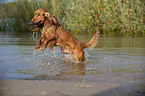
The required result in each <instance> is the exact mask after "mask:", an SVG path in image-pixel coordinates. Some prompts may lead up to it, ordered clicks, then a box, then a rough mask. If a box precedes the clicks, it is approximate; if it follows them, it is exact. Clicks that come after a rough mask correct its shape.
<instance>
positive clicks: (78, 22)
mask: <svg viewBox="0 0 145 96" xmlns="http://www.w3.org/2000/svg"><path fill="white" fill-rule="evenodd" d="M144 4H145V2H144V0H41V1H40V0H39V1H36V0H16V1H15V2H10V3H3V4H0V25H1V26H0V30H1V31H13V32H28V31H30V30H32V28H31V27H29V26H27V24H26V23H28V22H30V21H31V19H32V17H33V13H34V12H35V10H37V9H39V8H44V9H45V10H46V11H48V12H49V13H51V14H53V15H54V16H56V17H57V18H58V20H59V21H60V22H61V24H62V25H63V26H64V27H65V28H66V29H68V30H69V31H70V32H72V33H73V34H88V33H92V32H93V31H94V30H95V29H96V28H98V29H99V31H100V32H101V33H102V34H112V35H116V34H119V35H124V36H126V35H144V34H145V19H144V18H145V12H144Z"/></svg>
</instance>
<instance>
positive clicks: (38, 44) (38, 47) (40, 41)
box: [34, 36, 44, 52]
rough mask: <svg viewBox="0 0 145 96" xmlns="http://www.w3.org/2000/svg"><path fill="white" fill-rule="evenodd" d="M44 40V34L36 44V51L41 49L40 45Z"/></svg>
mask: <svg viewBox="0 0 145 96" xmlns="http://www.w3.org/2000/svg"><path fill="white" fill-rule="evenodd" d="M43 41H44V36H41V37H40V39H39V41H38V43H37V45H36V48H35V51H34V52H37V51H38V50H40V45H41V44H42V42H43Z"/></svg>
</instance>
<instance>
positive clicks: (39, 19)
mask: <svg viewBox="0 0 145 96" xmlns="http://www.w3.org/2000/svg"><path fill="white" fill-rule="evenodd" d="M34 14H35V16H34V18H33V19H32V20H31V22H32V23H33V24H34V25H35V26H38V28H39V29H40V30H41V34H42V35H41V37H40V39H39V41H38V43H37V46H36V49H35V52H36V51H38V50H42V49H45V47H46V46H47V44H48V45H49V44H50V45H51V46H54V45H57V46H60V48H61V49H62V51H63V52H64V53H65V52H66V53H73V54H74V57H75V59H76V60H77V61H83V60H85V58H84V50H83V49H84V48H86V47H88V46H90V45H91V44H93V43H94V41H95V40H96V39H97V38H98V37H99V32H98V30H96V31H95V32H94V35H93V37H92V39H91V40H90V41H89V42H88V43H85V44H84V43H82V42H81V41H79V40H77V39H76V38H75V37H74V36H73V35H72V34H71V33H70V32H68V31H67V30H65V29H64V28H63V27H62V25H60V24H59V22H58V21H57V19H56V18H55V17H54V16H52V15H50V14H49V13H48V12H46V11H44V10H43V9H38V10H37V11H36V12H35V13H34ZM52 42H53V43H52ZM95 43H96V44H97V41H96V42H95Z"/></svg>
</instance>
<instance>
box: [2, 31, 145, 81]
mask: <svg viewBox="0 0 145 96" xmlns="http://www.w3.org/2000/svg"><path fill="white" fill-rule="evenodd" d="M31 37H32V34H9V33H4V32H1V33H0V79H20V80H21V79H23V80H61V81H82V80H86V81H90V82H91V81H101V82H102V81H108V82H144V81H145V79H144V78H145V74H144V73H145V38H144V37H123V38H122V37H101V38H100V39H99V44H98V45H97V46H96V47H95V48H86V49H85V57H86V61H84V62H77V61H75V60H74V58H73V56H69V55H66V54H62V53H61V52H60V49H59V47H55V48H54V51H51V50H49V49H48V48H46V49H45V51H44V52H42V51H40V52H39V53H35V54H34V53H33V52H34V49H35V46H36V43H37V40H38V39H37V40H33V39H31ZM76 37H77V38H78V39H79V40H81V41H82V42H88V40H89V39H90V38H91V36H76ZM86 38H87V39H86Z"/></svg>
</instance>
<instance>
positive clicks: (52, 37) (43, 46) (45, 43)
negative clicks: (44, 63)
mask: <svg viewBox="0 0 145 96" xmlns="http://www.w3.org/2000/svg"><path fill="white" fill-rule="evenodd" d="M53 39H55V35H49V36H47V38H45V40H44V42H43V43H42V44H41V46H40V50H44V49H45V48H46V45H47V44H48V42H49V41H50V40H53Z"/></svg>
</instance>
